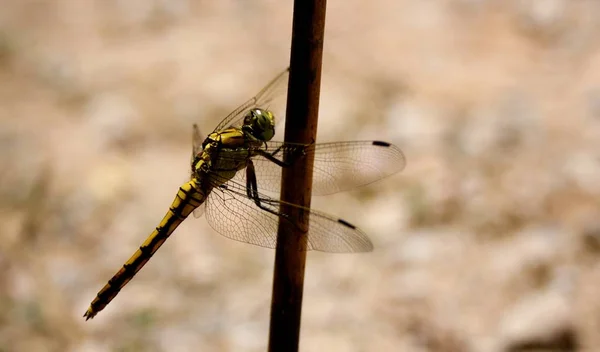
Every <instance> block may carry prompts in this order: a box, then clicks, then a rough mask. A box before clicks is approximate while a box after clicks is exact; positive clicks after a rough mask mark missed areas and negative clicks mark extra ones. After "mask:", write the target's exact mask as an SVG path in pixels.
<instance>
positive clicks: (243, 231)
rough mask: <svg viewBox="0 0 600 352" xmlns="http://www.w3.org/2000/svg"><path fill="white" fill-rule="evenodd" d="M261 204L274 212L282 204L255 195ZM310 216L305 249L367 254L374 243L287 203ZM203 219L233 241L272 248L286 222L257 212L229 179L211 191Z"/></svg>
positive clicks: (329, 218)
mask: <svg viewBox="0 0 600 352" xmlns="http://www.w3.org/2000/svg"><path fill="white" fill-rule="evenodd" d="M258 198H259V200H260V202H261V204H262V205H263V206H265V207H267V208H268V209H270V210H272V211H273V212H276V213H277V212H279V211H280V205H281V202H280V201H279V200H276V199H273V198H271V197H269V196H266V195H264V194H261V193H258ZM288 205H289V206H293V207H296V208H299V209H302V210H304V211H305V212H306V213H307V214H309V217H310V218H309V221H310V223H309V225H310V229H309V231H308V243H307V246H308V250H317V251H323V252H369V251H371V250H373V244H372V243H371V241H370V240H369V238H368V237H367V235H365V233H364V232H362V230H360V229H359V228H357V227H355V226H354V225H352V224H350V223H348V222H346V221H344V220H342V219H338V218H335V217H333V216H331V215H328V214H325V213H322V212H319V211H316V210H312V209H308V208H304V207H300V206H298V205H293V204H288ZM206 219H207V220H208V223H209V224H210V226H211V227H212V228H213V229H214V230H215V231H217V232H218V233H220V234H221V235H223V236H225V237H228V238H231V239H233V240H236V241H241V242H245V243H250V244H254V245H257V246H261V247H267V248H275V245H276V243H277V228H278V223H279V221H280V219H281V221H289V220H287V218H286V217H285V216H283V217H281V216H278V215H275V214H272V213H270V212H268V211H265V210H263V209H260V208H259V207H258V206H257V205H256V204H255V203H254V200H253V199H250V198H248V196H247V192H246V186H245V185H242V184H240V183H237V182H235V181H233V180H230V181H228V182H226V183H224V184H223V185H221V186H218V187H216V188H215V189H213V190H212V191H211V193H210V195H209V196H208V198H207V200H206Z"/></svg>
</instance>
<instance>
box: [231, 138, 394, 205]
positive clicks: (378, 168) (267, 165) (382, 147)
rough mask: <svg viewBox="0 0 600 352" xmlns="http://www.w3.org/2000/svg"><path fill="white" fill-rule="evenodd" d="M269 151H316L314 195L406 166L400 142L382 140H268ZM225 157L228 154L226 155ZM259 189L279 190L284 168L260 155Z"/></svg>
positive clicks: (240, 178) (280, 153)
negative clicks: (307, 142) (306, 141)
mask: <svg viewBox="0 0 600 352" xmlns="http://www.w3.org/2000/svg"><path fill="white" fill-rule="evenodd" d="M267 144H268V145H267V147H266V149H264V150H265V151H266V152H268V153H270V154H273V155H274V156H275V157H276V158H277V159H279V160H283V153H284V151H285V150H292V151H294V152H293V153H296V154H297V153H298V151H301V150H305V151H306V152H310V151H314V155H315V162H314V165H313V185H312V192H313V194H314V195H327V194H333V193H337V192H342V191H347V190H349V189H352V188H355V187H359V186H364V185H367V184H369V183H372V182H375V181H377V180H380V179H382V178H385V177H388V176H390V175H392V174H395V173H397V172H400V171H402V170H403V169H404V167H405V166H406V159H405V157H404V154H403V153H402V151H401V150H400V148H398V147H397V146H395V145H393V144H389V143H386V142H380V141H353V142H334V143H319V144H312V145H303V144H291V143H282V142H268V143H267ZM223 157H224V158H225V157H226V156H225V155H224V156H223ZM252 161H253V163H254V167H255V169H256V170H255V172H256V178H257V184H258V189H259V191H263V192H264V191H268V192H279V191H280V187H281V171H282V168H281V167H280V166H278V165H277V164H275V163H274V162H272V161H270V160H268V159H266V158H264V157H263V156H260V155H257V156H254V157H253V158H252ZM234 180H235V181H237V182H239V183H241V184H245V182H246V173H245V172H238V173H237V174H236V176H235V178H234Z"/></svg>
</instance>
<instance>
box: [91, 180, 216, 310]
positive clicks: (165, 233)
mask: <svg viewBox="0 0 600 352" xmlns="http://www.w3.org/2000/svg"><path fill="white" fill-rule="evenodd" d="M197 185H198V184H197V181H196V180H195V179H192V180H191V181H189V182H188V183H186V184H184V185H183V186H181V187H180V188H179V191H177V195H176V196H175V200H173V203H172V204H171V207H170V208H169V211H168V212H167V214H166V215H165V216H164V218H163V219H162V221H161V222H160V224H159V225H158V226H157V227H156V229H155V230H154V231H153V232H152V233H151V234H150V236H148V238H147V239H146V241H145V242H144V243H143V244H142V245H141V246H140V248H139V249H138V250H137V251H136V252H135V253H134V254H133V255H132V256H131V258H129V260H128V261H127V262H126V263H125V264H124V265H123V267H122V268H121V270H119V271H118V272H117V273H116V274H115V275H114V276H113V277H112V278H111V279H110V280H109V281H108V283H107V284H106V285H104V287H103V288H102V289H101V290H100V292H98V295H97V296H96V298H95V299H94V300H93V301H92V303H91V304H90V307H89V308H88V310H87V311H86V312H85V314H84V317H86V320H87V319H90V318H93V317H94V316H95V315H96V314H97V313H98V312H99V311H101V310H102V309H104V307H106V305H107V304H108V303H110V301H112V300H113V298H115V296H116V295H117V294H118V293H119V291H121V289H122V288H123V286H125V285H126V284H127V283H128V282H129V281H130V280H131V279H132V278H133V277H134V276H135V274H136V273H137V272H138V271H140V269H141V268H142V267H143V266H144V265H145V264H146V263H147V262H148V260H150V258H151V257H152V255H153V254H154V253H155V252H156V251H157V250H158V248H160V246H161V245H162V244H163V243H164V242H165V241H166V240H167V238H169V236H170V235H171V234H172V233H173V231H175V229H176V228H177V226H179V224H181V222H182V221H183V220H185V218H187V217H188V215H190V214H191V213H192V211H194V209H196V208H197V207H199V206H200V205H201V204H202V203H203V202H204V200H205V198H206V197H205V195H204V194H203V193H201V192H200V191H198V187H197Z"/></svg>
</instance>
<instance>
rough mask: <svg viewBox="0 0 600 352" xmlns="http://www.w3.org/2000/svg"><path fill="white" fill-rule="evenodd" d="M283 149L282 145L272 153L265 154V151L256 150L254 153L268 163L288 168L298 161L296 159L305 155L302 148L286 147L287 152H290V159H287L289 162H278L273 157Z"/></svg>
mask: <svg viewBox="0 0 600 352" xmlns="http://www.w3.org/2000/svg"><path fill="white" fill-rule="evenodd" d="M283 147H284V146H283V145H282V146H280V147H279V148H277V149H275V151H274V152H272V153H269V152H266V151H264V150H262V149H258V150H256V152H257V154H258V155H260V156H262V157H264V158H265V159H267V160H269V161H272V162H274V163H275V164H277V165H279V166H281V167H289V166H291V165H292V164H293V163H294V162H295V161H296V160H298V158H300V157H302V156H304V155H306V153H305V151H304V149H303V148H289V147H288V150H289V151H290V154H289V155H290V156H291V158H289V159H291V160H289V161H287V162H285V161H283V160H279V159H277V158H276V157H275V156H276V155H277V154H279V153H280V152H281V150H282V149H283Z"/></svg>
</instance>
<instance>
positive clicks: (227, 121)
mask: <svg viewBox="0 0 600 352" xmlns="http://www.w3.org/2000/svg"><path fill="white" fill-rule="evenodd" d="M289 71H290V70H289V68H286V69H285V70H284V71H283V72H281V73H280V74H279V75H277V77H275V78H274V79H273V80H272V81H271V82H269V84H267V85H266V86H265V87H264V88H263V89H262V90H261V91H260V92H258V94H256V96H254V97H253V98H251V99H250V100H248V101H247V102H245V103H244V104H242V105H240V106H239V107H238V108H237V109H235V110H233V111H232V112H231V113H230V114H229V115H227V117H225V118H224V119H223V121H221V122H220V123H219V124H218V125H217V127H216V128H215V130H214V132H217V131H221V130H224V129H226V128H228V127H232V126H233V127H239V126H241V125H242V122H243V119H244V115H246V112H248V110H251V109H254V108H257V107H260V108H263V109H270V105H271V104H272V103H274V100H276V99H278V98H281V97H282V96H285V94H284V93H285V92H286V91H287V82H288V78H289ZM275 112H278V111H275ZM278 113H279V114H276V115H275V117H276V118H277V120H276V122H277V123H278V124H282V122H283V120H284V118H285V113H283V112H282V111H281V112H278ZM278 115H279V116H278Z"/></svg>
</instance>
